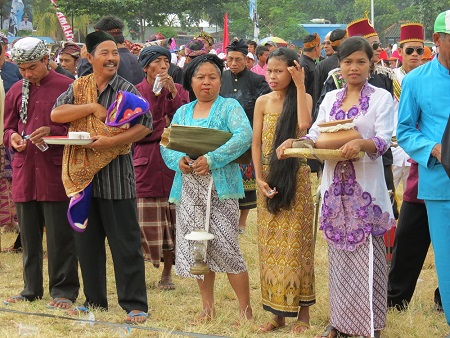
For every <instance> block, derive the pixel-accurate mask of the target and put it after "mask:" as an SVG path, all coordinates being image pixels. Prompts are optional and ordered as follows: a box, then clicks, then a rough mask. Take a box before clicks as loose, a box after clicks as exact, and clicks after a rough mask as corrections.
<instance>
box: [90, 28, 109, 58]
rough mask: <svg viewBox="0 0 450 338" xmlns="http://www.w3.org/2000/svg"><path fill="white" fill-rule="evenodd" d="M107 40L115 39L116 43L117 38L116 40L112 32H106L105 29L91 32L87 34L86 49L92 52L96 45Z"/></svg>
mask: <svg viewBox="0 0 450 338" xmlns="http://www.w3.org/2000/svg"><path fill="white" fill-rule="evenodd" d="M105 41H113V42H114V43H116V40H114V37H113V36H112V35H111V34H108V33H105V32H103V31H96V32H92V33H89V34H88V35H86V50H87V51H88V53H92V51H93V50H94V49H95V47H97V46H98V45H99V44H101V43H102V42H105Z"/></svg>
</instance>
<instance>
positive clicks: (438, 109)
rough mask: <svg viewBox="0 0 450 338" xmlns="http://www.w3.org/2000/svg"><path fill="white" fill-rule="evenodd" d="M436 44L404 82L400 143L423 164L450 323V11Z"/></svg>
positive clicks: (424, 195) (442, 18) (438, 25)
mask: <svg viewBox="0 0 450 338" xmlns="http://www.w3.org/2000/svg"><path fill="white" fill-rule="evenodd" d="M433 41H434V44H435V45H436V46H437V47H439V54H438V55H437V56H436V57H435V58H434V59H433V60H432V61H431V62H428V63H426V64H424V65H422V66H420V67H417V68H416V69H414V70H413V71H411V72H410V73H409V74H408V75H407V76H405V78H404V79H403V82H402V93H401V100H400V104H399V110H398V126H397V140H398V143H399V145H400V146H401V147H402V148H403V149H404V150H405V151H406V153H407V154H408V155H409V156H411V158H412V159H413V160H414V161H416V162H417V163H418V165H419V192H418V196H417V197H418V198H420V199H423V200H424V201H425V206H426V209H427V215H428V224H429V228H430V236H431V242H432V244H433V249H434V257H435V264H436V272H437V275H438V283H439V290H440V293H441V299H442V305H443V308H444V313H445V317H446V320H447V323H448V324H450V259H449V257H450V245H449V243H450V231H449V229H450V218H449V215H450V179H449V177H448V176H447V174H446V172H445V170H444V167H443V165H442V161H443V159H442V158H441V151H442V147H443V144H441V142H442V141H441V140H442V136H443V134H444V130H445V126H446V124H447V121H448V119H449V116H450V92H449V90H448V89H449V88H450V10H447V11H445V12H442V13H440V14H439V15H438V16H437V18H436V21H435V23H434V33H433ZM430 83H433V85H432V86H430ZM444 146H448V145H447V144H444ZM448 336H449V335H448ZM448 336H446V337H448Z"/></svg>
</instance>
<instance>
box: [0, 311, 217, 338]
mask: <svg viewBox="0 0 450 338" xmlns="http://www.w3.org/2000/svg"><path fill="white" fill-rule="evenodd" d="M0 312H9V313H14V314H21V315H27V316H37V317H47V318H56V319H64V320H71V321H76V322H83V323H86V324H91V325H94V324H95V325H104V326H108V327H117V328H119V327H129V328H130V329H132V330H142V331H153V332H164V333H170V334H175V335H178V336H188V337H195V338H209V337H218V338H226V337H225V336H218V335H213V334H202V333H194V332H185V331H173V330H166V329H158V328H156V327H148V326H140V325H129V324H118V323H110V322H102V321H97V320H89V319H83V318H78V317H66V316H58V315H52V314H48V313H42V312H25V311H18V310H12V309H6V308H4V307H0Z"/></svg>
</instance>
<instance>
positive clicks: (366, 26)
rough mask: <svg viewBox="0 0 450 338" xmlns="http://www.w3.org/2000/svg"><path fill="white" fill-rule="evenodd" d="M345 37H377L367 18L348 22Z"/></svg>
mask: <svg viewBox="0 0 450 338" xmlns="http://www.w3.org/2000/svg"><path fill="white" fill-rule="evenodd" d="M347 35H348V36H349V37H352V36H362V37H363V38H370V37H371V36H375V35H378V34H377V32H376V31H375V28H374V27H373V25H372V23H371V22H370V21H369V18H362V19H359V20H355V21H352V22H350V23H349V24H348V25H347Z"/></svg>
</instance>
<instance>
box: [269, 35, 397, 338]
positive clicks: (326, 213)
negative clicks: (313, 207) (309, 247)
mask: <svg viewBox="0 0 450 338" xmlns="http://www.w3.org/2000/svg"><path fill="white" fill-rule="evenodd" d="M372 54H373V51H372V47H371V46H370V45H369V44H368V43H367V41H366V40H365V39H363V38H360V37H352V38H349V39H347V40H345V41H344V42H343V43H342V44H341V45H340V47H339V50H338V58H339V63H340V67H341V70H342V75H343V77H344V79H345V81H346V85H345V86H344V88H342V89H337V90H334V91H331V92H329V93H327V95H326V96H325V99H324V101H323V102H322V104H321V106H320V110H319V115H318V118H317V120H316V122H315V123H314V124H313V126H312V127H311V129H310V131H309V134H308V135H307V136H306V137H307V138H308V139H310V140H312V141H313V142H315V141H316V140H317V137H318V136H319V131H318V125H319V124H322V123H324V122H331V121H335V120H344V119H353V122H354V123H355V129H357V130H358V131H359V133H360V134H361V136H362V139H357V140H352V141H350V142H348V143H346V144H344V145H343V146H342V147H341V148H340V149H339V150H341V153H342V156H343V157H344V158H347V159H348V160H345V161H326V162H325V167H324V172H323V178H322V183H321V193H322V199H323V203H322V209H321V218H320V230H322V231H323V234H324V237H325V240H326V241H327V243H328V258H329V279H330V280H329V292H330V321H331V325H332V330H331V331H330V332H329V337H335V336H337V335H338V333H343V334H347V335H356V336H364V337H374V336H375V337H379V335H380V331H381V330H382V329H383V328H384V327H385V326H386V312H387V299H386V298H387V265H386V264H387V263H386V258H385V245H384V242H383V234H384V233H385V232H386V231H387V230H389V229H390V228H391V227H392V226H394V225H395V219H394V216H393V214H392V207H391V202H390V200H389V195H388V191H387V188H386V184H385V182H384V174H383V163H382V160H381V155H382V154H383V153H384V152H385V151H386V150H387V149H388V148H389V145H390V139H391V136H392V131H393V127H394V115H393V99H392V96H391V94H390V93H389V92H387V91H386V90H384V89H380V88H377V87H374V86H372V85H370V84H369V83H368V82H367V78H368V77H369V68H370V59H371V58H372ZM293 141H294V140H287V141H285V142H284V143H283V144H282V145H281V146H280V147H279V148H278V149H277V152H278V155H279V158H283V157H284V155H283V152H284V149H286V148H288V147H291V146H292V143H293ZM359 151H364V152H365V153H366V154H365V155H364V157H362V158H360V159H357V160H351V159H352V158H354V157H355V156H356V154H357V153H358V152H359Z"/></svg>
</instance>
